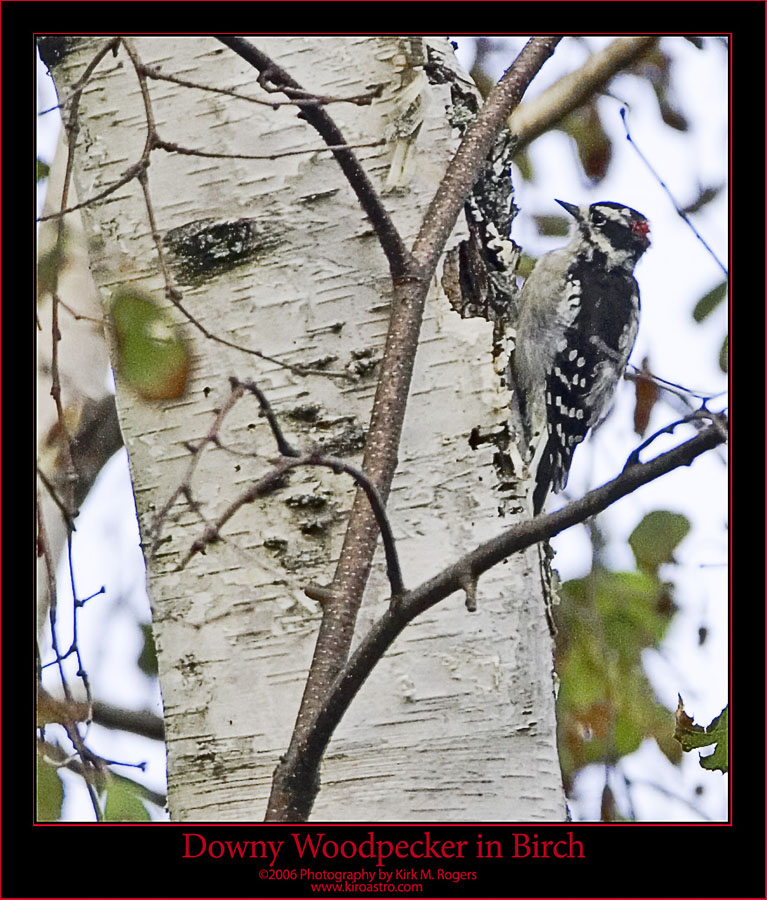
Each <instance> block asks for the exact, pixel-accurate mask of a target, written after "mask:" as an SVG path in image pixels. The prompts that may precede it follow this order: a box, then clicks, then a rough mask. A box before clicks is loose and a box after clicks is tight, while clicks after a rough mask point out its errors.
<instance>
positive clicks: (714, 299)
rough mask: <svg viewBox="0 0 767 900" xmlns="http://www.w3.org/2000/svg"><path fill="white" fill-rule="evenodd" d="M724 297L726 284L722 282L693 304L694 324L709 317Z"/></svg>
mask: <svg viewBox="0 0 767 900" xmlns="http://www.w3.org/2000/svg"><path fill="white" fill-rule="evenodd" d="M726 296H727V282H726V281H723V282H722V283H721V284H718V285H717V286H716V287H715V288H712V289H711V290H710V291H709V292H708V293H707V294H705V295H704V296H703V297H701V298H700V300H698V302H697V303H696V304H695V309H694V310H693V311H692V317H693V319H695V321H696V322H702V321H703V320H704V319H705V318H706V317H707V316H709V315H711V313H712V312H713V311H714V310H715V309H716V308H717V306H719V304H720V303H721V302H722V300H724V298H725V297H726Z"/></svg>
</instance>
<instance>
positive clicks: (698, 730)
mask: <svg viewBox="0 0 767 900" xmlns="http://www.w3.org/2000/svg"><path fill="white" fill-rule="evenodd" d="M729 729H730V708H729V706H725V708H724V709H723V710H722V711H721V713H719V715H718V716H717V717H716V718H715V719H714V720H713V721H712V722H711V724H710V725H708V726H707V727H706V728H704V727H703V726H702V725H696V724H695V722H694V720H693V719H691V718H690V716H688V715H687V713H686V712H685V709H684V704H683V702H682V698H681V696H680V697H679V705H678V706H677V710H676V714H675V727H674V737H675V738H676V740H677V741H679V743H680V744H681V745H682V750H684V751H685V753H688V752H689V751H690V750H699V749H700V748H701V747H710V746H711V745H712V744H715V745H716V746H715V748H714V752H713V753H712V754H711V755H710V756H702V757H700V760H699V762H700V765H701V767H702V768H704V769H708V770H710V771H718V772H727V771H729V768H730V731H729Z"/></svg>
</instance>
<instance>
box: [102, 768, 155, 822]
mask: <svg viewBox="0 0 767 900" xmlns="http://www.w3.org/2000/svg"><path fill="white" fill-rule="evenodd" d="M142 795H143V789H142V787H141V785H138V784H136V782H135V781H131V780H130V779H129V778H122V777H120V776H117V775H116V776H114V777H113V778H111V779H110V781H109V785H108V787H107V802H106V807H105V809H104V821H105V822H149V821H151V816H150V815H149V813H148V812H147V809H146V807H145V806H144V804H143V803H142V802H141V796H142Z"/></svg>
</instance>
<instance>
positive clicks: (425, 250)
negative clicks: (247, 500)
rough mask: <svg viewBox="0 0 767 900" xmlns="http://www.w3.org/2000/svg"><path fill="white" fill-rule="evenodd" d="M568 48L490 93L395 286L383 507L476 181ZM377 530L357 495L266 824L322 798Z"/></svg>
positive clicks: (376, 458) (380, 409) (380, 403)
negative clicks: (523, 102) (316, 737)
mask: <svg viewBox="0 0 767 900" xmlns="http://www.w3.org/2000/svg"><path fill="white" fill-rule="evenodd" d="M559 40H560V38H555V37H541V38H533V39H532V40H530V41H529V42H528V43H527V45H526V46H525V47H524V49H523V50H522V52H521V53H520V54H519V56H518V57H517V59H516V60H515V61H514V63H513V64H512V66H511V67H510V68H509V69H508V70H507V72H506V73H505V75H504V76H503V78H502V79H501V81H500V82H499V83H498V84H497V85H496V87H495V88H494V89H493V91H491V93H490V95H489V96H488V98H487V100H486V101H485V103H484V105H483V107H482V109H481V110H480V112H479V115H478V116H477V118H476V119H475V121H474V122H473V123H472V125H471V126H470V127H469V128H468V129H467V131H466V133H465V135H464V137H463V140H462V141H461V144H460V145H459V147H458V149H457V151H456V153H455V155H454V157H453V159H452V160H451V161H450V163H449V165H448V167H447V171H446V173H445V176H444V178H443V180H442V183H441V184H440V186H439V188H438V190H437V192H436V194H435V196H434V199H433V200H432V202H431V204H430V206H429V209H428V211H427V213H426V215H425V216H424V221H423V225H422V226H421V229H420V232H419V234H418V237H417V238H416V241H415V243H414V245H413V257H412V260H413V261H412V264H409V266H408V269H407V272H406V275H407V277H405V278H402V279H397V278H395V279H394V296H393V299H392V305H391V311H390V317H389V328H388V331H387V335H386V344H385V347H384V353H383V358H382V360H381V364H380V368H379V379H378V385H377V388H376V395H375V399H374V401H373V409H372V412H371V418H370V427H369V429H368V436H367V441H366V443H365V454H364V458H363V464H362V468H363V470H364V471H365V472H366V473H367V474H368V477H369V478H370V480H371V481H372V482H373V484H375V486H376V488H377V490H378V492H379V493H380V495H381V497H382V499H383V501H384V503H385V502H386V500H387V499H388V496H389V489H390V487H391V482H392V478H393V476H394V472H395V470H396V467H397V461H398V452H399V444H400V438H401V434H402V425H403V422H404V418H405V410H406V407H407V399H408V396H409V393H410V384H411V380H412V374H413V367H414V363H415V355H416V351H417V349H418V342H419V336H420V330H421V322H422V319H423V311H424V305H425V302H426V295H427V292H428V289H429V285H430V283H431V279H432V277H433V275H434V272H435V271H436V267H437V263H438V261H439V258H440V255H441V253H442V251H443V249H444V246H445V242H446V241H447V239H448V237H449V235H450V233H451V231H452V230H453V227H454V226H455V222H456V220H457V218H458V215H459V213H460V212H461V210H462V209H463V203H464V200H465V198H466V196H467V195H468V193H469V191H470V190H471V188H472V186H473V185H474V182H475V181H476V179H477V177H478V175H479V172H480V171H481V168H482V166H483V165H484V161H485V158H486V156H487V154H488V152H489V150H490V148H491V146H492V143H493V140H494V139H495V135H496V133H497V132H498V130H499V129H500V128H501V127H503V125H504V123H505V121H506V118H507V117H508V115H509V113H510V112H511V110H512V109H513V108H514V106H516V104H517V103H519V101H520V99H521V97H522V95H523V94H524V92H525V90H526V89H527V86H528V85H529V84H530V82H531V81H532V79H533V77H534V76H535V75H536V74H537V72H538V71H539V70H540V68H541V66H542V65H543V64H544V62H545V61H546V60H547V59H548V58H549V56H551V54H552V53H553V52H554V48H555V47H556V45H557V43H558V42H559ZM377 537H378V529H377V526H376V520H375V516H374V515H373V513H372V511H371V508H370V506H369V504H368V502H367V500H366V498H364V497H363V496H362V495H361V494H360V493H359V492H358V494H357V496H356V497H355V500H354V504H353V506H352V511H351V515H350V517H349V524H348V526H347V530H346V535H345V537H344V544H343V547H342V549H341V554H340V558H339V563H338V566H337V568H336V573H335V576H334V579H333V583H332V586H331V589H330V600H329V602H327V603H326V604H325V605H324V606H323V617H322V622H321V623H320V631H319V634H318V636H317V644H316V646H315V652H314V657H313V659H312V664H311V668H310V671H309V676H308V678H307V683H306V688H305V690H304V695H303V698H302V701H301V707H300V709H299V713H298V717H297V720H296V725H295V728H294V731H293V735H292V738H291V744H290V747H289V748H288V753H287V755H286V757H285V761H284V762H283V763H281V764H280V766H278V767H277V769H276V771H275V776H274V781H273V787H272V794H271V797H270V799H269V806H268V810H267V820H268V821H303V820H305V819H306V817H307V816H308V815H309V812H310V810H311V805H312V803H313V800H314V796H315V795H316V793H317V791H318V790H319V786H318V785H319V775H318V771H319V757H316V758H313V759H311V761H310V763H309V765H308V767H307V766H305V765H303V763H302V754H301V747H302V746H303V744H304V742H305V734H306V732H307V729H310V728H311V727H312V722H313V721H314V719H315V716H316V714H317V711H318V710H319V709H321V707H322V703H323V701H324V698H325V697H326V695H327V692H328V690H329V689H330V686H331V685H332V684H333V682H334V680H335V679H336V677H337V676H338V674H339V672H340V671H341V669H342V668H343V666H344V664H345V662H346V660H347V658H348V653H349V649H350V647H351V642H352V638H353V636H354V627H355V623H356V620H357V613H358V611H359V606H360V603H361V600H362V594H363V591H364V588H365V585H366V583H367V580H368V576H369V574H370V568H371V565H372V561H373V555H374V552H375V548H376V542H377Z"/></svg>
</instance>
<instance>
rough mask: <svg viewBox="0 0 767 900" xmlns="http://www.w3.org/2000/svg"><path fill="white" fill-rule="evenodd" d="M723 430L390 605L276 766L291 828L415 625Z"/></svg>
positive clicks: (514, 531)
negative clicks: (339, 731)
mask: <svg viewBox="0 0 767 900" xmlns="http://www.w3.org/2000/svg"><path fill="white" fill-rule="evenodd" d="M720 418H721V417H720ZM725 425H726V420H724V419H723V418H722V419H721V421H718V422H717V423H715V424H713V425H710V426H709V427H708V428H707V429H706V430H705V431H703V432H701V433H700V434H697V435H696V436H695V437H693V438H690V440H688V441H686V442H685V443H683V444H680V445H679V446H678V447H676V448H674V449H673V450H670V451H668V452H667V453H664V454H661V455H660V456H658V457H656V458H655V459H653V460H651V461H650V462H647V463H640V464H638V465H636V466H633V467H631V468H629V469H626V470H624V471H623V472H622V473H621V474H620V475H619V476H618V477H617V478H615V479H613V480H612V481H610V482H608V483H607V484H605V485H603V486H602V487H600V488H597V489H596V490H594V491H591V492H589V493H588V494H586V495H585V496H584V497H583V498H582V499H580V500H576V501H574V502H573V503H570V504H568V505H567V506H566V507H564V508H563V509H560V510H557V511H556V512H553V513H551V514H549V515H540V516H537V517H536V518H534V519H531V520H528V521H526V522H522V523H520V524H518V525H514V526H512V527H511V528H509V529H507V530H506V531H504V532H503V533H502V534H500V535H498V536H497V537H495V538H491V539H490V540H488V541H485V542H484V543H482V544H480V545H479V546H478V547H476V548H475V549H474V550H472V551H470V552H469V553H467V554H465V555H464V556H462V557H461V558H460V559H458V560H456V562H455V563H453V564H452V565H450V566H448V567H447V568H446V569H444V570H443V571H442V572H440V573H439V574H438V575H435V576H434V577H433V578H431V579H429V580H428V581H426V582H424V583H423V584H421V585H419V587H417V588H415V589H414V590H412V591H409V592H408V593H407V594H405V595H404V596H403V597H401V598H400V599H399V601H398V602H397V603H394V604H390V606H389V609H388V610H387V611H386V612H385V613H384V614H383V615H382V616H381V618H380V619H379V620H378V621H377V622H376V623H375V624H374V625H373V627H372V628H371V629H370V631H369V632H368V634H367V635H366V636H365V637H364V638H363V640H362V641H361V642H360V644H359V646H358V648H357V649H356V650H355V652H354V654H353V655H352V656H351V658H350V660H349V662H348V664H347V665H346V666H345V667H344V669H343V671H342V672H340V673H339V675H338V677H337V678H336V680H335V682H334V684H333V686H332V688H331V690H330V692H329V693H328V695H327V696H326V698H325V700H324V702H323V703H322V706H321V708H320V710H319V711H318V713H317V715H316V717H315V719H314V720H313V722H312V723H311V727H310V728H309V729H307V730H306V732H305V733H304V737H303V740H302V741H301V742H300V745H299V746H297V747H296V748H291V750H290V751H289V753H288V755H287V756H286V757H285V758H284V759H283V761H282V762H281V763H280V765H279V766H278V769H277V771H278V772H279V773H280V774H281V775H282V776H283V777H286V776H287V775H288V774H289V775H290V777H291V778H292V779H293V782H292V784H293V786H294V788H295V790H293V791H292V792H291V794H290V797H291V800H292V805H291V808H290V810H289V813H290V814H291V815H292V817H293V818H292V821H304V820H305V819H306V818H307V817H308V815H309V813H310V811H311V807H312V804H313V801H314V795H315V794H316V790H317V787H316V776H315V775H314V773H315V772H316V771H317V767H318V766H319V761H320V759H321V758H322V755H323V753H324V752H325V748H326V747H327V744H328V742H329V741H330V738H331V736H332V734H333V732H334V730H335V728H336V726H337V725H338V723H339V722H340V721H341V719H342V717H343V715H344V713H345V712H346V710H347V709H348V707H349V705H350V703H351V702H352V700H353V699H354V697H355V696H356V694H357V692H358V691H359V689H360V687H361V686H362V684H363V683H364V681H365V680H366V678H367V677H368V675H369V674H370V672H371V671H372V670H373V668H374V667H375V665H376V664H377V663H378V662H379V660H380V659H381V657H382V656H383V654H384V653H385V652H386V650H387V649H388V648H389V647H390V646H391V644H392V643H393V642H394V640H395V639H396V638H397V637H398V635H399V634H401V632H402V631H403V629H404V628H405V626H406V625H407V624H408V623H409V622H411V621H412V620H413V619H415V618H416V617H417V616H419V615H420V614H421V613H423V612H425V611H426V610H427V609H430V608H431V607H433V606H435V605H436V604H437V603H439V602H440V601H442V600H444V599H445V598H447V597H449V596H450V595H451V594H453V593H454V592H456V591H458V590H461V589H465V585H466V580H467V577H468V578H471V579H473V580H475V581H476V579H477V578H479V576H480V575H481V574H482V573H483V572H486V571H488V569H490V568H492V567H493V566H495V565H498V564H499V563H500V562H502V561H503V560H504V559H506V557H508V556H510V555H511V554H513V553H517V552H519V551H521V550H524V549H526V548H527V547H530V546H532V545H533V544H536V543H538V542H539V541H543V540H547V539H548V538H551V537H554V535H557V534H559V533H560V532H562V531H564V530H565V529H567V528H570V527H572V526H573V525H577V524H579V523H581V522H584V521H585V520H586V519H588V518H589V517H591V516H593V515H596V514H597V513H599V512H602V511H603V510H604V509H606V508H607V507H608V506H611V505H612V504H613V503H615V502H616V501H617V500H619V499H620V498H621V497H625V496H626V495H627V494H630V493H632V492H633V491H635V490H637V488H639V487H641V486H642V485H644V484H648V483H649V482H650V481H654V480H655V479H656V478H660V477H661V476H662V475H665V474H667V473H668V472H671V471H673V470H674V469H676V468H678V467H680V466H689V465H690V464H691V463H692V462H693V460H695V459H696V458H697V457H698V456H700V455H701V454H703V453H705V452H707V451H708V450H711V449H712V448H714V447H716V446H717V445H719V444H722V443H724V442H725V440H726V438H725V436H724V435H723V433H722V428H723V427H724V426H725ZM276 780H277V775H275V781H276Z"/></svg>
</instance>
